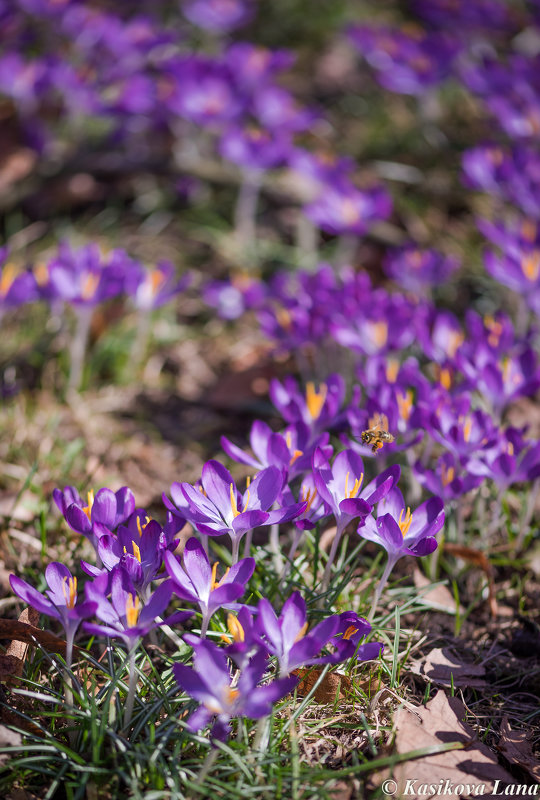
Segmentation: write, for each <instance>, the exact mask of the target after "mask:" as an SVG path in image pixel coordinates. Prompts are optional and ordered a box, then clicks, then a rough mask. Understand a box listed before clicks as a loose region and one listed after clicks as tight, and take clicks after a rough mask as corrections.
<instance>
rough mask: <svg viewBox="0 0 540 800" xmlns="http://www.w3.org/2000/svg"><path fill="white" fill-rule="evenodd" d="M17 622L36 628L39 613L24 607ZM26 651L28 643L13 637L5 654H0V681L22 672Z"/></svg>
mask: <svg viewBox="0 0 540 800" xmlns="http://www.w3.org/2000/svg"><path fill="white" fill-rule="evenodd" d="M18 621H19V622H21V623H22V624H23V625H30V626H31V627H32V628H36V627H37V624H38V622H39V613H38V612H37V611H36V610H35V608H25V609H24V610H23V611H22V613H21V615H20V616H19V620H18ZM27 652H28V643H27V642H21V641H19V640H18V639H13V640H12V642H11V644H10V645H9V647H8V649H7V650H6V652H5V654H3V655H0V683H8V682H12V681H13V680H14V679H16V678H20V677H21V675H22V673H23V668H24V660H25V658H26V654H27Z"/></svg>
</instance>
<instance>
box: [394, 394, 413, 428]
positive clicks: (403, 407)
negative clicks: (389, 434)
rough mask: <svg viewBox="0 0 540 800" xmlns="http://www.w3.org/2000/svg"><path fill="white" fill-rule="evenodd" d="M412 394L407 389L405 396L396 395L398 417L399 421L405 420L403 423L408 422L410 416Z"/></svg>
mask: <svg viewBox="0 0 540 800" xmlns="http://www.w3.org/2000/svg"><path fill="white" fill-rule="evenodd" d="M413 397H414V396H413V393H412V390H411V389H407V391H406V392H405V394H401V392H399V393H398V394H397V395H396V400H397V404H398V409H399V416H400V417H401V419H403V420H405V422H408V421H409V417H410V416H411V411H412V407H413Z"/></svg>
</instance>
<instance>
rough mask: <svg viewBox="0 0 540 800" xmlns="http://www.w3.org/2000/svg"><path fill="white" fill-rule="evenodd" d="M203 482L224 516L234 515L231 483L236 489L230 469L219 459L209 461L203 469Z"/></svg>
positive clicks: (207, 492) (209, 496)
mask: <svg viewBox="0 0 540 800" xmlns="http://www.w3.org/2000/svg"><path fill="white" fill-rule="evenodd" d="M201 484H202V487H203V489H204V491H205V493H206V495H207V497H208V498H209V499H210V500H211V501H212V502H213V503H214V504H215V506H216V508H217V509H218V510H219V512H220V513H221V515H222V516H223V518H224V519H225V520H227V519H228V518H229V517H230V516H232V508H231V484H232V485H233V487H234V488H233V491H234V490H235V483H234V480H233V477H232V475H231V473H230V472H229V470H228V469H226V468H225V467H224V466H223V464H220V463H219V461H214V460H211V461H207V462H206V464H205V465H204V467H203V470H202V476H201Z"/></svg>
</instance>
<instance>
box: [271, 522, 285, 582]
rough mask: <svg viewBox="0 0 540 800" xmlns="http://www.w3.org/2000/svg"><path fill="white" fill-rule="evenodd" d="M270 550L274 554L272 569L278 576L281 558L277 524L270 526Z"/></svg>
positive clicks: (281, 565) (281, 566)
mask: <svg viewBox="0 0 540 800" xmlns="http://www.w3.org/2000/svg"><path fill="white" fill-rule="evenodd" d="M270 550H271V551H272V553H273V554H274V568H275V570H276V572H277V573H278V574H279V573H281V571H282V569H283V557H282V555H281V547H280V545H279V524H278V523H277V522H276V523H274V524H273V525H271V526H270Z"/></svg>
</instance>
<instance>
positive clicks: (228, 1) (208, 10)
mask: <svg viewBox="0 0 540 800" xmlns="http://www.w3.org/2000/svg"><path fill="white" fill-rule="evenodd" d="M182 11H183V12H184V14H185V15H186V17H187V19H189V21H190V22H192V23H193V24H194V25H197V26H198V27H199V28H203V29H204V30H207V31H212V32H213V33H228V32H229V31H233V30H235V29H236V28H240V27H241V26H242V25H245V24H246V23H247V22H249V20H250V19H251V17H252V16H253V5H252V3H251V2H248V0H189V2H188V3H184V5H183V7H182Z"/></svg>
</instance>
